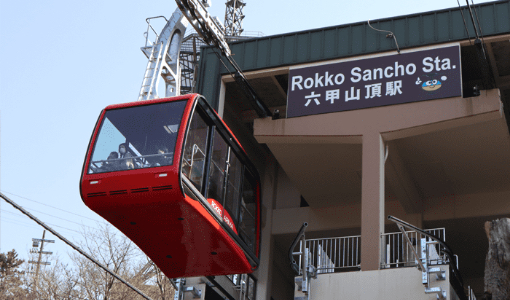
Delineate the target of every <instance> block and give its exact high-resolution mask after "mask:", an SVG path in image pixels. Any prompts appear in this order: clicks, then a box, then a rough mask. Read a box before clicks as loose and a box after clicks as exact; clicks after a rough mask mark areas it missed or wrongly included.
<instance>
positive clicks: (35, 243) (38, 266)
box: [28, 230, 55, 291]
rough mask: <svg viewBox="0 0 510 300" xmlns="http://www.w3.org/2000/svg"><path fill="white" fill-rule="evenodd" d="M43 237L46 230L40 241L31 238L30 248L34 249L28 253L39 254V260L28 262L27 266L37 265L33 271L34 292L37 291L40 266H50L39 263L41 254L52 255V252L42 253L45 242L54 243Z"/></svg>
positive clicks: (45, 262) (44, 233) (48, 263)
mask: <svg viewBox="0 0 510 300" xmlns="http://www.w3.org/2000/svg"><path fill="white" fill-rule="evenodd" d="M45 235H46V230H44V231H43V235H42V239H36V238H32V247H34V248H33V249H32V250H30V252H31V253H38V254H39V258H38V259H37V261H33V260H30V261H28V263H29V264H36V265H37V266H36V269H35V278H34V291H37V283H38V279H39V270H40V269H41V265H45V266H49V265H50V264H51V262H48V261H44V262H41V259H42V255H43V254H48V255H51V254H53V252H49V251H43V249H44V243H45V242H46V243H55V240H46V239H44V237H45ZM39 242H41V246H40V248H39V251H37V247H38V246H39Z"/></svg>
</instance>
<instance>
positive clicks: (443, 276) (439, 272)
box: [427, 267, 446, 280]
mask: <svg viewBox="0 0 510 300" xmlns="http://www.w3.org/2000/svg"><path fill="white" fill-rule="evenodd" d="M427 272H428V273H429V274H436V279H437V280H445V279H446V272H445V271H443V270H441V268H439V267H434V268H429V269H428V270H427Z"/></svg>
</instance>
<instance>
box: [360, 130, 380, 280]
mask: <svg viewBox="0 0 510 300" xmlns="http://www.w3.org/2000/svg"><path fill="white" fill-rule="evenodd" d="M362 152H363V153H362V169H361V172H362V176H361V181H362V182H361V270H362V271H369V270H379V268H380V262H381V251H382V249H381V242H380V241H381V238H380V236H381V233H384V221H385V215H384V142H383V139H382V136H381V135H380V134H379V133H378V132H374V133H369V134H365V135H363V147H362Z"/></svg>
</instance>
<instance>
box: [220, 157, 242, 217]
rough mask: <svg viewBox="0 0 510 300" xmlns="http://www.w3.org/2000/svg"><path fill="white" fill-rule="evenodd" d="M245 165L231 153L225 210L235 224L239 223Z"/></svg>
mask: <svg viewBox="0 0 510 300" xmlns="http://www.w3.org/2000/svg"><path fill="white" fill-rule="evenodd" d="M242 171H243V165H242V164H241V162H240V161H239V159H238V158H237V156H236V155H235V154H234V152H233V151H230V157H229V171H228V176H227V184H226V185H227V193H226V197H225V204H224V207H225V209H226V210H227V211H228V212H229V213H230V215H231V216H233V217H234V224H236V223H237V207H238V203H239V192H240V189H241V178H242Z"/></svg>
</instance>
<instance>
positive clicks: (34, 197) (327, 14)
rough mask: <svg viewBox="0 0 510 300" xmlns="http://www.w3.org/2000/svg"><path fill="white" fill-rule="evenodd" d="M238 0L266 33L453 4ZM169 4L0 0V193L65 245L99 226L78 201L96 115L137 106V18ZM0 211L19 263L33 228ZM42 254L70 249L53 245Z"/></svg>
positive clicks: (140, 65)
mask: <svg viewBox="0 0 510 300" xmlns="http://www.w3.org/2000/svg"><path fill="white" fill-rule="evenodd" d="M246 2H247V6H246V8H245V9H244V13H245V15H246V18H245V21H244V28H245V30H246V31H260V32H263V33H264V34H265V35H273V34H280V33H286V32H292V31H301V30H306V29H312V28H319V27H326V26H333V25H339V24H346V23H353V22H359V21H366V20H368V19H380V18H387V17H392V16H398V15H405V14H412V13H419V12H426V11H431V10H437V9H443V8H451V7H457V1H453V0H447V1H445V0H429V1H415V0H411V1H406V2H405V5H403V4H402V2H401V1H394V0H389V1H377V0H366V1H329V0H326V1H321V2H314V1H302V0H296V1H269V0H257V1H253V0H246ZM313 3H320V4H316V5H315V4H313ZM476 3H480V2H476ZM212 4H213V5H212V7H211V8H210V9H209V12H210V13H211V15H213V16H218V17H219V18H220V20H222V21H223V19H224V14H225V5H224V1H217V0H212ZM461 4H465V1H461ZM176 7H177V6H176V4H175V2H173V1H159V0H156V1H117V0H111V1H97V0H90V1H61V0H49V1H21V0H20V1H6V0H0V172H1V173H0V174H1V177H0V189H1V191H2V192H3V193H5V194H6V195H7V196H10V197H11V198H12V199H13V200H15V201H17V202H18V203H19V204H20V205H22V206H24V207H25V208H26V209H28V210H29V211H32V212H33V214H34V215H36V216H38V217H39V218H41V219H42V220H44V221H45V222H47V223H50V224H52V227H53V228H54V229H56V230H57V231H59V232H60V233H61V234H63V235H64V236H66V237H68V238H69V239H71V240H73V239H74V240H76V239H79V238H80V234H79V233H78V232H79V231H80V226H82V225H85V226H91V227H96V226H97V225H96V223H95V222H96V221H101V218H100V217H99V216H97V215H96V214H95V213H93V212H92V211H90V210H89V209H88V208H87V207H86V206H85V205H84V204H83V202H82V200H81V199H80V195H79V178H80V172H81V168H82V164H83V159H84V156H85V151H86V149H87V145H88V142H89V139H90V134H91V132H92V130H93V128H94V125H95V122H96V120H97V117H98V115H99V113H100V111H101V109H103V108H104V107H105V106H107V105H109V104H113V103H122V102H131V101H136V100H137V96H138V92H139V89H140V85H141V81H142V77H143V74H144V71H145V67H146V64H147V59H146V57H145V56H144V55H143V54H142V52H141V51H140V47H141V46H143V45H144V43H145V38H144V36H143V33H144V31H145V30H146V23H145V18H147V17H153V16H158V15H164V16H166V17H167V18H168V17H170V16H171V14H172V13H173V11H174V10H175V9H176ZM160 25H163V24H160ZM159 28H162V26H160V27H159ZM22 197H23V198H22ZM0 209H1V210H0V226H1V227H0V252H6V251H9V250H11V249H13V248H14V249H16V250H17V251H18V252H19V253H20V256H21V257H24V258H26V257H27V253H28V250H29V249H30V247H31V239H32V238H40V237H41V235H42V228H40V227H39V226H38V225H37V224H35V223H34V222H33V221H31V220H30V219H28V218H27V217H24V216H22V215H20V214H19V213H18V212H17V211H16V210H14V209H13V208H12V207H11V206H10V205H9V204H7V203H6V202H3V201H2V203H0ZM95 220H96V221H95ZM81 224H82V225H81ZM57 226H58V227H57ZM47 238H50V239H55V238H54V237H52V235H47ZM47 249H48V250H49V251H56V252H58V253H60V256H67V255H66V253H67V252H71V251H73V250H72V249H70V248H69V247H67V246H65V245H64V243H63V242H60V241H57V242H56V244H50V245H49V246H48V248H47Z"/></svg>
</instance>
